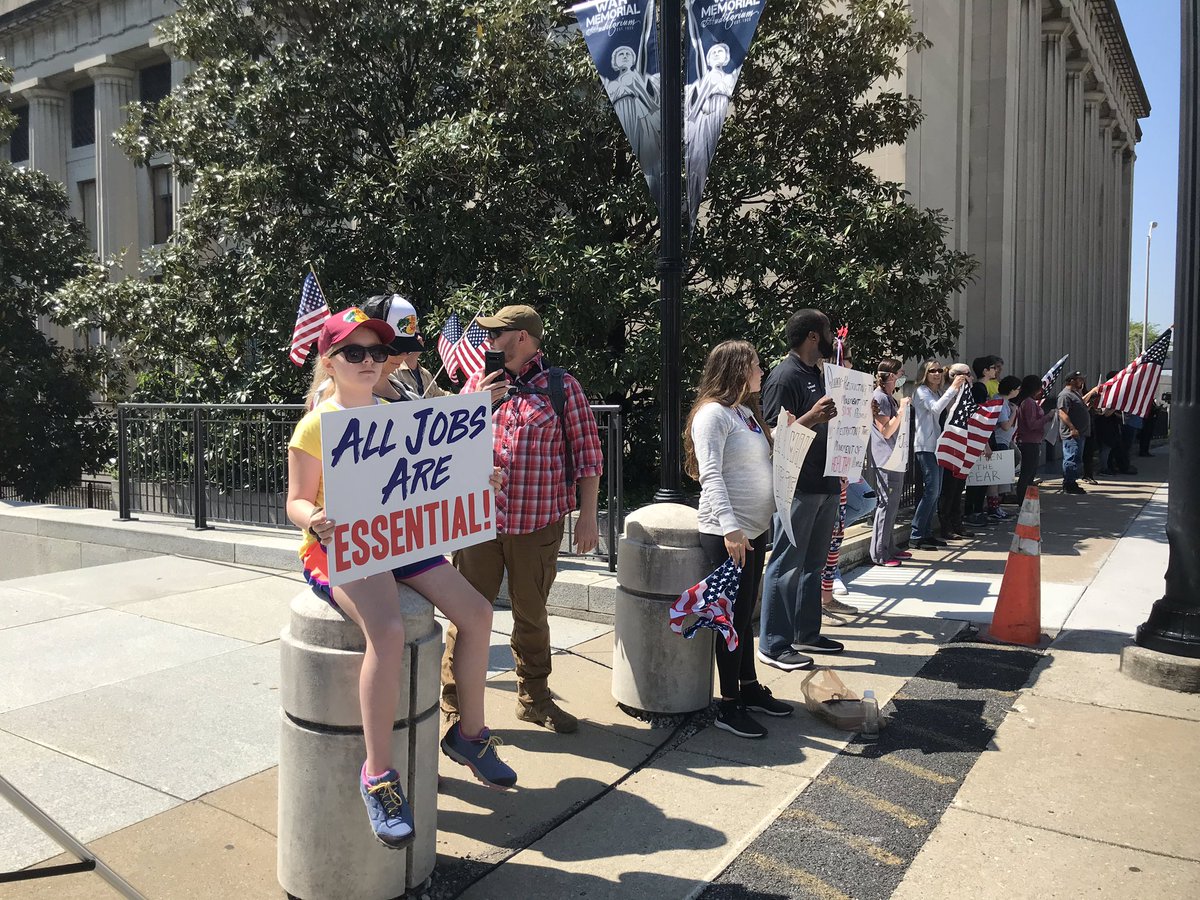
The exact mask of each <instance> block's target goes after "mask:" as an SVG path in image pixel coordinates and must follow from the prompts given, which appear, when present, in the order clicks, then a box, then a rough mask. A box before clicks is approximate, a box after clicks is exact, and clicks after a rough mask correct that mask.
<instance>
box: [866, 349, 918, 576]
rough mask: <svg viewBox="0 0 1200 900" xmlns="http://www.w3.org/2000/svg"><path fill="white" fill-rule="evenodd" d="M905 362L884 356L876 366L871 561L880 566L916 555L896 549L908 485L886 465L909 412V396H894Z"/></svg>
mask: <svg viewBox="0 0 1200 900" xmlns="http://www.w3.org/2000/svg"><path fill="white" fill-rule="evenodd" d="M902 365H903V363H902V362H901V361H900V360H898V359H894V358H892V357H888V358H886V359H881V360H880V361H879V365H878V366H876V367H875V384H876V387H875V393H874V394H872V395H871V412H872V413H873V414H874V421H873V423H872V425H871V448H870V451H871V462H872V463H873V464H874V465H873V468H874V469H875V493H876V495H877V498H878V499H877V500H876V505H875V526H874V529H873V531H872V532H871V562H873V563H875V565H877V566H898V565H900V560H901V559H907V558H908V557H910V556H912V554H911V553H909V552H908V551H907V550H897V549H896V513H898V512H899V511H900V492H901V491H902V490H903V489H904V473H903V472H893V471H891V470H889V469H885V468H884V466H885V465H887V462H888V460H889V459H890V458H891V455H892V451H893V450H895V449H896V437H897V435H899V433H900V427H901V426H902V425H903V424H904V417H905V416H907V415H908V398H907V397H903V398H901V399H900V401H899V402H897V401H896V398H895V397H893V396H892V394H894V393H895V391H896V388H897V387H899V386H900V385H901V384H902V383H903V382H904V376H903V375H901V374H900V367H901V366H902Z"/></svg>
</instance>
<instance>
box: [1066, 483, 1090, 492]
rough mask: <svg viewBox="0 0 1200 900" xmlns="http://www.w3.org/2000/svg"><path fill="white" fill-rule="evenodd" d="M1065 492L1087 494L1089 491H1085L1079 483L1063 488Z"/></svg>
mask: <svg viewBox="0 0 1200 900" xmlns="http://www.w3.org/2000/svg"><path fill="white" fill-rule="evenodd" d="M1063 493H1064V494H1086V493H1087V491H1085V490H1084V489H1083V488H1081V487H1080V486H1079V485H1077V484H1068V485H1067V486H1066V487H1064V488H1063Z"/></svg>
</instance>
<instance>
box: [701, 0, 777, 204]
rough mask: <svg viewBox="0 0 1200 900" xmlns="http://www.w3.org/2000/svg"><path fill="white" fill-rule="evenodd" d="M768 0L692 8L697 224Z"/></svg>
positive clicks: (709, 1) (707, 2) (703, 2)
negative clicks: (752, 43)
mask: <svg viewBox="0 0 1200 900" xmlns="http://www.w3.org/2000/svg"><path fill="white" fill-rule="evenodd" d="M764 3H765V0H745V2H739V3H737V4H733V5H725V4H721V3H714V2H712V0H691V2H690V3H689V4H688V7H687V21H688V56H687V60H688V61H687V86H686V88H685V93H684V124H683V128H684V146H685V148H686V161H687V204H688V212H689V214H690V217H689V222H690V223H691V225H693V226H694V225H695V224H696V216H697V215H698V214H699V212H700V201H701V200H702V199H704V184H705V182H706V181H707V180H708V170H709V166H710V165H711V164H712V160H713V157H714V156H715V155H716V153H717V141H718V139H719V138H720V137H721V127H722V126H723V125H724V124H725V119H726V117H727V116H728V115H729V107H730V103H731V102H732V100H733V92H734V90H735V88H736V87H737V82H738V76H739V75H741V73H742V63H743V62H744V61H745V59H746V54H747V52H749V49H750V41H751V40H752V39H753V37H754V29H755V28H756V27H757V26H758V19H759V15H760V14H761V13H762V8H763V4H764Z"/></svg>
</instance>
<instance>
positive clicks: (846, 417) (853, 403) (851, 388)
mask: <svg viewBox="0 0 1200 900" xmlns="http://www.w3.org/2000/svg"><path fill="white" fill-rule="evenodd" d="M874 390H875V381H874V379H873V378H872V377H871V376H870V375H869V374H867V373H866V372H855V371H854V370H853V369H847V368H846V367H845V366H834V365H830V364H829V363H826V364H825V393H827V394H829V396H831V397H832V398H833V400H834V402H835V403H836V404H837V417H836V418H834V419H831V420H830V422H829V434H828V436H827V437H826V452H825V474H826V475H837V476H839V477H841V478H849V479H850V480H851V481H857V480H858V479H859V477H860V476H861V475H862V467H863V459H864V458H865V457H866V453H867V441H868V440H869V439H870V437H871V394H872V393H873V392H874Z"/></svg>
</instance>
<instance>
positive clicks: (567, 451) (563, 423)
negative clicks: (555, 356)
mask: <svg viewBox="0 0 1200 900" xmlns="http://www.w3.org/2000/svg"><path fill="white" fill-rule="evenodd" d="M546 374H547V376H548V377H549V384H548V385H547V393H548V394H549V395H550V405H551V406H552V407H553V408H554V412H555V413H556V414H557V415H558V425H559V427H560V428H561V429H562V436H563V466H564V469H565V471H566V479H567V484H574V483H575V460H574V458H573V455H572V453H571V437H570V435H568V434H567V391H566V388H565V387H563V377H564V376H565V375H566V374H567V370H566V369H563V368H561V367H559V366H551V367H550V368H549V369H547V370H546Z"/></svg>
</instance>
